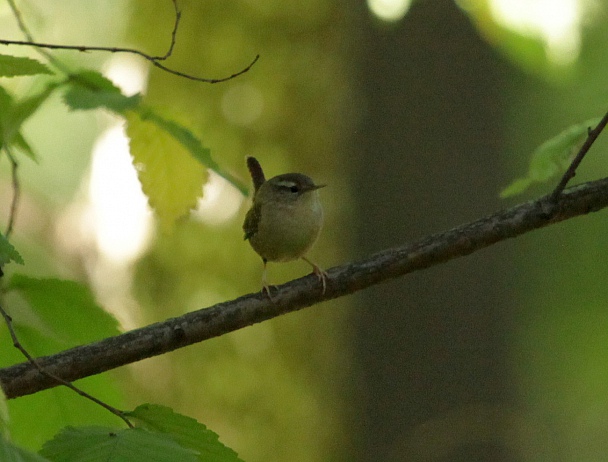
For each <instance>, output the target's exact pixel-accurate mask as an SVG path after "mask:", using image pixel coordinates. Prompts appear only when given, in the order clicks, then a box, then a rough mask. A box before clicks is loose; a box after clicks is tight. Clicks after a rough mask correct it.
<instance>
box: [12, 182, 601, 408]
mask: <svg viewBox="0 0 608 462" xmlns="http://www.w3.org/2000/svg"><path fill="white" fill-rule="evenodd" d="M605 207H608V179H603V180H598V181H594V182H591V183H586V184H583V185H580V186H577V187H574V188H570V189H568V190H567V191H564V193H563V194H562V195H560V197H559V199H558V202H557V203H556V204H555V203H553V202H552V196H551V195H547V196H544V197H542V198H540V199H538V200H534V201H529V202H525V203H523V204H520V205H517V206H515V207H513V208H510V209H508V210H503V211H499V212H497V213H494V214H492V215H489V216H487V217H484V218H481V219H479V220H476V221H474V222H471V223H468V224H465V225H462V226H458V227H456V228H453V229H451V230H449V231H445V232H443V233H439V234H435V235H432V236H428V237H426V238H423V239H421V240H419V241H418V242H415V243H413V244H409V245H405V246H403V247H399V248H395V249H388V250H385V251H383V252H380V253H377V254H375V255H372V256H371V257H369V258H367V259H365V260H362V261H359V262H354V263H349V264H346V265H342V266H338V267H335V268H332V269H330V270H329V271H328V272H327V289H326V291H325V292H324V293H323V292H322V287H321V283H320V281H319V280H318V278H317V277H316V276H315V275H312V274H311V275H309V276H306V277H303V278H300V279H296V280H294V281H291V282H289V283H287V284H283V285H281V286H279V287H278V288H277V292H276V294H275V295H273V298H272V301H271V300H269V299H268V297H265V296H264V295H262V294H261V293H256V294H249V295H245V296H243V297H240V298H238V299H236V300H232V301H229V302H224V303H219V304H217V305H214V306H212V307H210V308H207V309H201V310H198V311H195V312H192V313H187V314H185V315H183V316H180V317H178V318H173V319H169V320H167V321H164V322H160V323H156V324H152V325H149V326H146V327H143V328H141V329H136V330H133V331H130V332H127V333H125V334H122V335H118V336H116V337H110V338H107V339H104V340H101V341H99V342H96V343H92V344H88V345H83V346H79V347H76V348H72V349H70V350H66V351H63V352H61V353H58V354H55V355H52V356H46V357H43V358H39V359H38V360H37V361H38V362H39V364H40V365H41V366H42V367H43V368H44V369H45V370H47V371H49V372H51V373H52V374H54V375H56V376H59V377H62V378H63V379H64V380H68V381H73V380H77V379H80V378H84V377H88V376H91V375H95V374H99V373H101V372H104V371H107V370H110V369H114V368H116V367H120V366H123V365H125V364H130V363H133V362H136V361H140V360H142V359H145V358H149V357H152V356H156V355H160V354H163V353H167V352H169V351H173V350H175V349H178V348H182V347H184V346H187V345H191V344H194V343H197V342H201V341H203V340H206V339H210V338H213V337H217V336H220V335H223V334H225V333H227V332H232V331H235V330H237V329H241V328H243V327H246V326H250V325H252V324H255V323H259V322H262V321H266V320H268V319H271V318H274V317H277V316H280V315H282V314H285V313H289V312H292V311H296V310H299V309H301V308H304V307H307V306H311V305H314V304H316V303H319V302H322V301H326V300H331V299H333V298H337V297H341V296H344V295H349V294H352V293H354V292H357V291H359V290H362V289H365V288H367V287H369V286H372V285H374V284H379V283H380V282H383V281H386V280H388V279H391V278H395V277H398V276H403V275H405V274H408V273H411V272H413V271H417V270H421V269H424V268H428V267H430V266H434V265H438V264H440V263H443V262H446V261H448V260H451V259H454V258H458V257H462V256H465V255H468V254H470V253H472V252H475V251H477V250H480V249H483V248H484V247H487V246H490V245H492V244H494V243H497V242H500V241H503V240H506V239H509V238H512V237H516V236H519V235H521V234H524V233H526V232H529V231H531V230H533V229H537V228H542V227H544V226H548V225H551V224H553V223H558V222H560V221H563V220H567V219H570V218H572V217H575V216H578V215H585V214H587V213H590V212H595V211H598V210H600V209H602V208H605ZM74 309H75V310H76V309H77V307H75V308H74ZM0 383H1V384H2V388H3V389H4V392H5V394H6V396H7V397H8V398H16V397H18V396H23V395H27V394H31V393H36V392H37V391H40V390H44V389H47V388H50V387H53V386H55V385H56V382H55V381H54V380H51V379H49V378H48V377H47V376H45V375H44V374H41V373H40V371H38V370H37V369H36V368H35V367H34V366H32V365H31V364H29V363H23V364H18V365H15V366H11V367H8V368H5V369H0Z"/></svg>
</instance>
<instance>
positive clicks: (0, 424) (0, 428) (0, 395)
mask: <svg viewBox="0 0 608 462" xmlns="http://www.w3.org/2000/svg"><path fill="white" fill-rule="evenodd" d="M8 419H9V417H8V407H7V406H6V395H5V394H4V390H2V387H0V439H2V435H4V436H6V434H7V433H8V431H7V430H8ZM0 460H2V459H0Z"/></svg>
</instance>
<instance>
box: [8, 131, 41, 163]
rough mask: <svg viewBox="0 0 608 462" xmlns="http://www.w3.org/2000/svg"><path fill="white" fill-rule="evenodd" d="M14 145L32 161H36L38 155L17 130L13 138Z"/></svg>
mask: <svg viewBox="0 0 608 462" xmlns="http://www.w3.org/2000/svg"><path fill="white" fill-rule="evenodd" d="M13 144H14V146H15V147H16V148H17V149H18V150H19V151H20V152H22V153H23V154H25V155H26V156H27V157H29V158H30V159H31V160H33V161H34V162H38V156H37V155H36V153H35V152H34V150H33V149H32V147H31V146H30V144H29V143H28V142H27V141H26V139H25V138H24V136H23V134H22V133H21V132H17V134H16V135H15V137H14V138H13Z"/></svg>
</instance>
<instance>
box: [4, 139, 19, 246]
mask: <svg viewBox="0 0 608 462" xmlns="http://www.w3.org/2000/svg"><path fill="white" fill-rule="evenodd" d="M4 151H5V152H6V156H7V157H8V160H9V162H10V163H11V178H12V184H13V198H12V199H11V208H10V211H9V215H8V224H7V225H6V231H5V232H4V235H5V237H6V238H7V239H8V238H9V237H10V235H11V233H12V232H13V226H14V225H15V219H16V217H17V208H18V207H19V198H20V197H21V188H20V186H19V176H18V175H17V168H18V167H19V164H18V163H17V161H16V160H15V156H13V153H12V152H11V150H10V148H9V147H8V146H4Z"/></svg>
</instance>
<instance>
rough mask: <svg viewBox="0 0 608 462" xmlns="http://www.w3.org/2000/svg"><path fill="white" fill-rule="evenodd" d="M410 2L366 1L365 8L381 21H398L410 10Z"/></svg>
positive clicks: (410, 0) (407, 0) (400, 0)
mask: <svg viewBox="0 0 608 462" xmlns="http://www.w3.org/2000/svg"><path fill="white" fill-rule="evenodd" d="M411 4H412V0H367V7H368V8H369V10H370V11H371V12H372V14H373V15H374V16H376V17H377V18H378V19H381V20H382V21H387V22H394V21H399V20H400V19H401V18H403V17H404V16H405V13H407V11H408V10H409V9H410V6H411Z"/></svg>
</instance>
